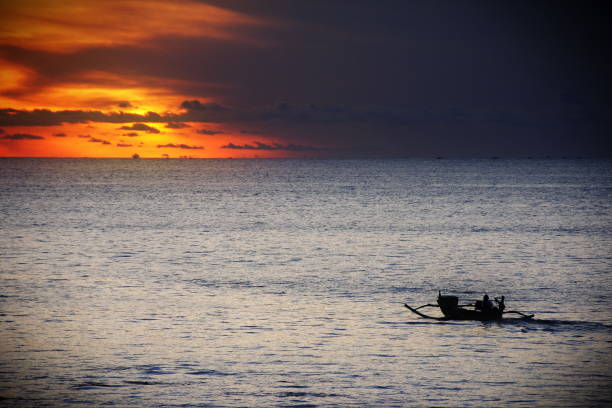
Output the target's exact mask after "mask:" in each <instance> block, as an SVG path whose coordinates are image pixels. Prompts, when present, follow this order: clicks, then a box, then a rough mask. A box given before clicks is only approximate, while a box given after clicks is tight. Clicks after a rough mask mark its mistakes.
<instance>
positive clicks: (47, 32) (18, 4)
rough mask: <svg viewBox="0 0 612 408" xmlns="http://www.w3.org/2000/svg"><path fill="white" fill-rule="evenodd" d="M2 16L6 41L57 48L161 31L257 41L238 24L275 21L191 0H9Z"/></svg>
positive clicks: (139, 40)
mask: <svg viewBox="0 0 612 408" xmlns="http://www.w3.org/2000/svg"><path fill="white" fill-rule="evenodd" d="M0 15H1V16H2V20H1V21H0V22H1V23H2V24H0V43H2V44H5V45H13V46H18V47H23V48H27V49H37V50H44V51H51V52H71V51H76V50H79V49H83V48H89V47H100V46H115V45H129V44H139V45H143V42H144V41H145V40H147V39H150V38H153V37H156V36H183V37H202V36H204V37H211V38H220V39H228V40H234V41H245V42H254V40H253V39H252V38H251V37H249V36H248V35H244V34H240V33H239V32H238V31H237V30H236V28H237V27H249V26H260V25H264V24H269V23H268V22H265V21H263V20H261V19H258V18H254V17H250V16H247V15H244V14H241V13H237V12H234V11H230V10H225V9H222V8H219V7H215V6H211V5H208V4H203V3H199V2H196V1H191V0H175V1H167V0H104V1H98V0H63V1H49V0H20V1H7V2H1V3H0ZM149 45H152V44H149Z"/></svg>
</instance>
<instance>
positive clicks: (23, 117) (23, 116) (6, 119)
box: [0, 108, 167, 126]
mask: <svg viewBox="0 0 612 408" xmlns="http://www.w3.org/2000/svg"><path fill="white" fill-rule="evenodd" d="M140 121H142V122H166V121H167V120H163V119H162V117H161V115H159V114H157V113H155V112H148V113H147V114H145V115H138V114H135V113H124V112H111V113H104V112H101V111H82V110H63V111H51V110H48V109H34V110H31V111H28V110H18V109H11V108H8V109H0V126H56V125H61V124H63V123H87V122H106V123H129V122H140Z"/></svg>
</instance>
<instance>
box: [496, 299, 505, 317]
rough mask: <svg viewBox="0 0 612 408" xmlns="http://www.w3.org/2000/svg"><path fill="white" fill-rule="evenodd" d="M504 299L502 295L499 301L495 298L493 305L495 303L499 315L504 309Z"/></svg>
mask: <svg viewBox="0 0 612 408" xmlns="http://www.w3.org/2000/svg"><path fill="white" fill-rule="evenodd" d="M505 299H506V297H505V296H504V295H502V297H501V299H497V298H495V303H497V308H498V309H499V311H500V313H504V309H505V308H506V305H505V303H504V300H505Z"/></svg>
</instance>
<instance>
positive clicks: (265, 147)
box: [221, 141, 322, 152]
mask: <svg viewBox="0 0 612 408" xmlns="http://www.w3.org/2000/svg"><path fill="white" fill-rule="evenodd" d="M253 143H254V145H250V144H243V145H235V144H233V143H228V144H226V145H225V146H221V148H222V149H235V150H287V151H293V152H307V151H317V150H322V149H321V148H318V147H313V146H301V145H295V144H287V145H283V144H280V143H273V144H267V143H262V142H257V141H255V142H253Z"/></svg>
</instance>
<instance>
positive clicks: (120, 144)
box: [117, 143, 133, 147]
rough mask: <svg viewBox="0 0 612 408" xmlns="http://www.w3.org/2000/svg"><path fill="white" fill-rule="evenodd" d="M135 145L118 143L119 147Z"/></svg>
mask: <svg viewBox="0 0 612 408" xmlns="http://www.w3.org/2000/svg"><path fill="white" fill-rule="evenodd" d="M132 146H133V145H131V144H129V143H117V147H132Z"/></svg>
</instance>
